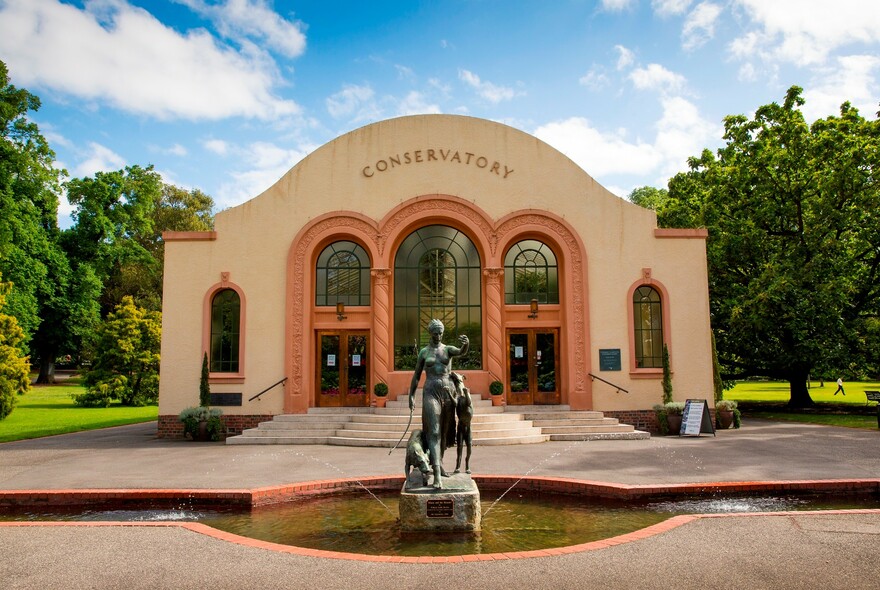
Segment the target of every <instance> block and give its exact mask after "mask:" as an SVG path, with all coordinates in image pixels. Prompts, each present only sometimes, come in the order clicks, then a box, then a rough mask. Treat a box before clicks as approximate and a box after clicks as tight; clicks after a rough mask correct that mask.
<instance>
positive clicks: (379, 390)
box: [373, 382, 388, 397]
mask: <svg viewBox="0 0 880 590" xmlns="http://www.w3.org/2000/svg"><path fill="white" fill-rule="evenodd" d="M373 393H375V394H376V396H377V397H385V396H386V395H388V386H387V385H385V384H384V383H381V382H380V383H376V384H375V385H374V386H373Z"/></svg>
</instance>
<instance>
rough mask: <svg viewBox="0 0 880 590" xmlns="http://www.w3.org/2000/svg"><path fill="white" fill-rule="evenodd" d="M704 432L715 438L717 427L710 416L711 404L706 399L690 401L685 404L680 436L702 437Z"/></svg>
mask: <svg viewBox="0 0 880 590" xmlns="http://www.w3.org/2000/svg"><path fill="white" fill-rule="evenodd" d="M703 432H711V433H712V436H715V425H714V424H712V416H710V415H709V403H708V402H707V401H706V400H704V399H689V400H687V401H686V402H685V403H684V411H683V412H682V413H681V430H679V432H678V435H679V436H700V434H701V433H703Z"/></svg>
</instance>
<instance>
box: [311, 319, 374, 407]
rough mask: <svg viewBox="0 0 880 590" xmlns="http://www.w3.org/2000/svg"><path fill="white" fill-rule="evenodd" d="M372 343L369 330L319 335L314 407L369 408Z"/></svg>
mask: <svg viewBox="0 0 880 590" xmlns="http://www.w3.org/2000/svg"><path fill="white" fill-rule="evenodd" d="M369 341H370V333H369V331H366V330H334V331H320V332H318V347H317V351H318V354H317V355H316V356H317V365H318V366H317V380H316V382H315V383H316V385H317V390H318V391H317V393H316V395H315V405H317V406H318V407H321V408H332V407H362V406H369V405H370V395H369V375H370V373H369V359H370V356H369Z"/></svg>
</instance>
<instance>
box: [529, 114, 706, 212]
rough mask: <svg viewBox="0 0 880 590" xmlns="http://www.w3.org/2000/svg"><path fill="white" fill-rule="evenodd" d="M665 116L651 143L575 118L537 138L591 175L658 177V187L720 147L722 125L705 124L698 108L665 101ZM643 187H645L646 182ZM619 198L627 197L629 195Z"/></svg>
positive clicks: (553, 124)
mask: <svg viewBox="0 0 880 590" xmlns="http://www.w3.org/2000/svg"><path fill="white" fill-rule="evenodd" d="M661 104H662V107H663V116H662V117H661V118H660V120H659V121H657V123H656V124H655V125H654V128H655V130H656V136H655V137H654V140H653V142H648V141H644V140H635V141H632V140H630V139H628V138H627V133H626V130H623V129H619V130H617V131H614V132H606V131H601V130H599V129H597V128H596V127H594V126H593V125H592V123H590V121H588V120H587V119H584V118H580V117H573V118H570V119H566V120H563V121H554V122H551V123H548V124H546V125H542V126H541V127H539V128H538V129H537V130H535V132H534V135H535V136H537V137H538V138H540V139H542V140H544V141H546V142H547V143H549V144H550V145H552V146H553V147H555V148H556V149H558V150H559V151H561V152H562V153H564V154H565V155H567V156H568V157H569V158H571V159H572V160H574V161H575V162H576V163H577V164H578V165H579V166H580V167H581V168H583V169H584V170H586V171H587V173H589V174H590V175H591V176H593V177H594V178H596V179H597V180H599V181H600V182H601V181H602V180H601V179H602V177H607V176H612V175H615V176H617V175H624V176H627V177H630V178H632V177H645V176H649V177H654V178H655V182H656V183H657V184H658V185H663V184H665V183H666V182H667V181H668V180H669V178H670V177H672V176H674V175H675V174H676V173H678V172H682V171H684V170H687V159H688V158H689V157H691V156H696V155H699V154H700V152H702V150H703V148H706V147H712V146H714V145H718V144H719V142H720V140H721V134H722V131H723V130H722V129H721V127H720V126H718V125H715V124H713V123H710V122H709V121H707V120H706V119H704V118H703V117H702V116H701V115H700V113H699V111H698V109H697V107H696V106H695V105H694V104H692V103H690V102H689V101H687V100H685V99H683V98H680V97H667V98H663V99H661ZM642 184H644V182H642ZM612 192H615V194H618V195H620V196H624V195H625V194H627V193H628V192H629V191H625V192H619V189H615V190H614V191H612Z"/></svg>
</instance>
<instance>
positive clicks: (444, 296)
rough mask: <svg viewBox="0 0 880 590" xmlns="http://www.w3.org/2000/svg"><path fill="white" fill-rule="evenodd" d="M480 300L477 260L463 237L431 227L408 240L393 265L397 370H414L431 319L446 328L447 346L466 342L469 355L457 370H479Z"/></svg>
mask: <svg viewBox="0 0 880 590" xmlns="http://www.w3.org/2000/svg"><path fill="white" fill-rule="evenodd" d="M480 297H481V270H480V254H479V252H477V248H476V247H475V246H474V244H473V242H471V240H470V239H469V238H468V237H467V236H466V235H465V234H463V233H462V232H460V231H458V230H457V229H453V228H451V227H447V226H444V225H430V226H427V227H423V228H421V229H418V230H416V231H414V232H413V233H411V234H410V235H409V236H407V238H406V239H405V240H404V241H403V243H402V244H401V245H400V248H399V249H398V250H397V254H396V256H395V259H394V368H395V370H406V369H413V368H415V365H416V357H417V355H418V351H419V349H420V348H421V347H422V346H424V345H425V344H426V343H427V342H428V334H427V327H428V323H429V322H430V321H431V320H432V319H435V318H436V319H438V320H440V321H442V322H443V325H444V326H445V327H446V337H445V340H444V341H445V342H446V343H447V344H452V345H454V346H458V342H457V341H456V337H457V336H458V335H459V334H466V335H467V336H468V338H469V339H470V352H469V353H468V354H467V355H466V356H464V357H458V358H457V359H456V360H455V366H456V368H458V369H478V368H480V367H481V366H482V344H481V343H482V320H481V310H482V308H481V300H480Z"/></svg>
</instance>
